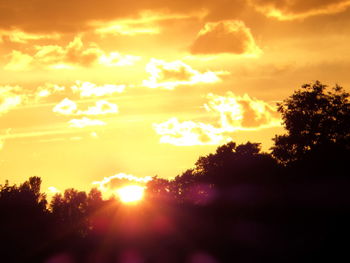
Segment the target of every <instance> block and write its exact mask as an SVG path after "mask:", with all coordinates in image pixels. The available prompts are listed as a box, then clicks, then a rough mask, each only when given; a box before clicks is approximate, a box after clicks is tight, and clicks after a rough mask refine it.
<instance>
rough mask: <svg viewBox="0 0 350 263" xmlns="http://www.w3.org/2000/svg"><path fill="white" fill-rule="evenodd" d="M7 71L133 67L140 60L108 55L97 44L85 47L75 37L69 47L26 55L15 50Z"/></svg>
mask: <svg viewBox="0 0 350 263" xmlns="http://www.w3.org/2000/svg"><path fill="white" fill-rule="evenodd" d="M9 57H10V61H9V62H8V64H7V65H5V67H4V68H5V69H6V70H26V69H31V68H47V69H71V68H75V67H76V66H83V67H87V66H91V65H97V64H100V65H103V66H107V67H114V66H127V65H133V64H134V63H135V61H137V60H138V59H139V58H138V57H136V56H132V55H122V54H119V53H116V52H112V53H109V54H106V53H105V52H104V51H102V50H101V49H100V48H99V47H98V46H97V45H96V44H94V43H90V44H89V45H88V47H85V46H84V44H83V42H82V40H81V38H80V37H75V38H74V39H73V40H72V41H71V42H69V43H68V44H67V46H65V47H62V46H58V45H47V46H35V50H34V53H31V54H25V53H22V52H21V51H17V50H13V51H12V53H11V54H10V55H9Z"/></svg>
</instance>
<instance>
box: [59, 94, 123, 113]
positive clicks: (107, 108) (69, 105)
mask: <svg viewBox="0 0 350 263" xmlns="http://www.w3.org/2000/svg"><path fill="white" fill-rule="evenodd" d="M52 111H53V112H55V113H58V114H61V115H76V116H81V115H106V114H115V113H118V106H117V105H116V104H113V103H110V102H108V101H106V100H99V101H96V102H95V105H94V106H89V107H88V109H87V110H79V109H78V106H77V103H76V102H74V101H72V100H70V99H68V98H65V99H64V100H62V101H61V102H60V103H58V104H57V105H55V107H54V108H53V109H52Z"/></svg>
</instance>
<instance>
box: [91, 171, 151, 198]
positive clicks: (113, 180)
mask: <svg viewBox="0 0 350 263" xmlns="http://www.w3.org/2000/svg"><path fill="white" fill-rule="evenodd" d="M151 180H152V177H150V176H145V177H137V176H134V175H131V174H125V173H119V174H116V175H112V176H109V177H104V178H103V180H101V181H94V182H93V183H92V184H93V185H96V186H97V188H98V189H99V190H100V191H101V192H102V194H103V196H104V197H105V198H108V197H111V196H113V195H116V194H117V190H118V188H120V187H123V186H126V185H130V183H132V184H136V185H139V186H146V184H147V183H148V182H149V181H151Z"/></svg>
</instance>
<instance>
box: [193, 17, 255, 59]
mask: <svg viewBox="0 0 350 263" xmlns="http://www.w3.org/2000/svg"><path fill="white" fill-rule="evenodd" d="M190 51H191V53H192V54H204V55H208V54H220V53H230V54H239V55H241V54H244V55H250V56H258V55H260V54H261V53H262V51H261V49H260V48H259V47H258V46H257V45H256V43H255V40H254V38H253V36H252V34H251V32H250V29H249V28H247V27H246V26H245V24H244V23H243V22H242V21H238V20H229V21H220V22H212V23H207V24H205V26H204V28H203V29H202V30H201V31H200V32H199V33H198V37H197V39H196V40H195V41H194V43H193V44H192V46H191V48H190Z"/></svg>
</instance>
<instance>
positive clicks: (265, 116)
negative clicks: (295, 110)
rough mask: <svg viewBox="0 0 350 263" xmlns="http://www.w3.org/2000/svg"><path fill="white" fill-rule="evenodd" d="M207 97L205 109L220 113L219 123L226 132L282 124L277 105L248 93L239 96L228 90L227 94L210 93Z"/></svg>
mask: <svg viewBox="0 0 350 263" xmlns="http://www.w3.org/2000/svg"><path fill="white" fill-rule="evenodd" d="M207 97H208V99H209V102H208V103H207V104H205V105H204V107H205V109H206V110H207V111H209V112H214V113H218V114H219V116H220V121H219V124H220V127H221V129H223V130H224V131H225V132H234V131H237V130H256V129H262V128H269V127H278V126H281V119H280V116H279V114H278V113H277V107H276V106H272V105H271V104H269V103H267V102H265V101H262V100H258V99H255V98H251V97H250V96H249V95H248V94H244V95H243V96H238V95H235V94H233V93H232V92H228V93H227V94H226V96H219V95H215V94H211V93H210V94H208V96H207Z"/></svg>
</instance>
